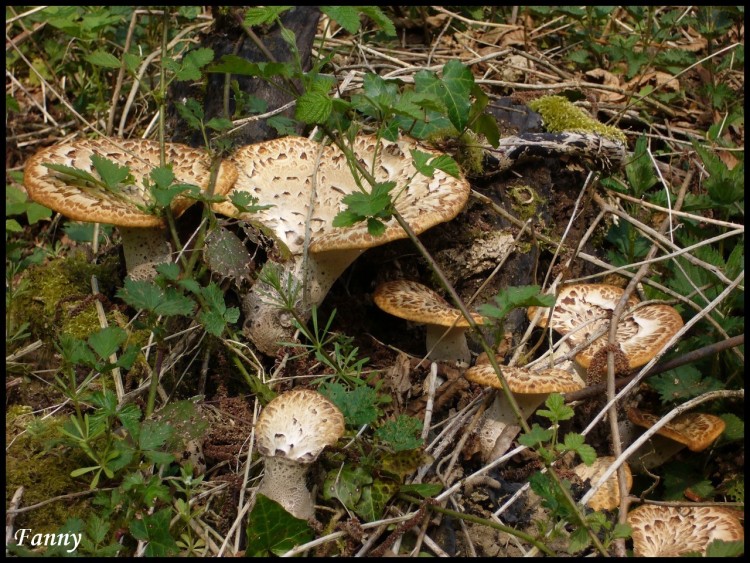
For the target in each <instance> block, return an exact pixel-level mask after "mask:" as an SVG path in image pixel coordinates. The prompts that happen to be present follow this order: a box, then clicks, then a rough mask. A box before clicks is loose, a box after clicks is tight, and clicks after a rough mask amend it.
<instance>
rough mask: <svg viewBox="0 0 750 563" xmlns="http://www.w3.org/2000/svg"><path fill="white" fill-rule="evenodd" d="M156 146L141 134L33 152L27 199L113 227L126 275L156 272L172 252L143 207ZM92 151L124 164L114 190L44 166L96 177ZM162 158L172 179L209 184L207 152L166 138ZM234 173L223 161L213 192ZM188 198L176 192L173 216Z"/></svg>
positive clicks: (158, 222)
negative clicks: (124, 173) (126, 172)
mask: <svg viewBox="0 0 750 563" xmlns="http://www.w3.org/2000/svg"><path fill="white" fill-rule="evenodd" d="M159 151H160V149H159V143H158V142H156V141H148V140H144V139H128V140H123V139H117V140H113V139H107V138H99V139H77V140H74V141H69V142H67V143H62V144H58V145H54V146H52V147H48V148H45V149H42V150H40V151H39V152H37V153H36V154H35V155H34V156H32V157H31V158H30V159H29V160H28V161H27V162H26V167H25V170H24V177H23V181H24V185H25V186H26V189H27V190H28V193H29V197H30V198H31V199H33V200H34V201H36V202H37V203H40V204H42V205H44V206H46V207H49V208H50V209H53V210H54V211H57V212H58V213H60V214H62V215H64V216H65V217H68V218H69V219H73V220H75V221H84V222H90V223H104V224H108V225H114V226H116V227H118V228H119V230H120V236H121V237H122V247H123V253H124V255H125V267H126V269H127V272H128V276H129V277H130V278H132V279H146V278H151V277H153V276H154V275H155V273H156V270H155V266H156V264H160V263H162V262H168V261H169V256H170V253H171V250H170V246H169V243H168V242H167V240H166V238H165V230H164V226H165V222H164V219H163V218H162V217H159V216H157V215H154V214H153V213H149V212H148V211H147V210H146V208H147V207H148V206H150V205H152V204H153V203H154V201H153V200H152V199H151V197H150V194H149V192H148V190H147V189H146V187H145V185H144V180H146V179H149V181H150V178H149V175H150V174H151V171H152V170H153V169H154V168H156V167H158V166H160V163H161V159H160V152H159ZM94 156H98V157H102V158H106V159H108V160H111V161H113V162H115V163H116V164H118V165H120V166H127V167H128V168H129V169H130V174H131V176H132V179H133V180H134V181H126V182H123V183H122V184H121V185H119V186H116V187H115V189H116V190H117V193H115V191H114V190H106V189H104V188H103V187H101V186H99V185H95V184H93V183H90V182H86V181H84V180H78V179H74V178H72V177H71V176H69V175H67V174H62V173H60V172H56V171H54V170H52V169H51V168H48V167H47V166H46V165H47V164H57V165H64V166H68V167H72V168H77V169H80V170H83V171H85V172H87V173H89V174H91V175H92V176H94V177H95V178H97V176H98V173H97V171H96V168H95V166H94V164H93V162H92V158H93V157H94ZM165 158H166V162H167V164H170V163H171V164H173V168H172V172H173V173H174V176H175V183H180V184H193V185H197V186H199V187H200V188H201V189H202V190H206V189H207V188H208V184H209V179H210V175H211V158H210V156H209V155H208V153H206V151H203V150H200V149H194V148H192V147H188V146H187V145H181V144H177V143H166V145H165ZM236 178H237V171H236V170H235V168H234V165H233V164H231V163H227V162H223V163H222V164H221V166H220V168H219V173H218V176H217V179H216V185H215V190H214V193H216V194H219V195H223V194H224V193H226V192H227V191H229V188H230V187H231V186H232V183H234V181H235V179H236ZM193 203H194V200H192V199H189V198H187V197H183V196H177V197H175V198H174V199H173V200H172V204H171V207H172V211H173V213H174V215H175V217H179V216H180V215H181V214H182V213H183V212H184V211H185V210H186V209H187V208H188V207H190V206H191V205H192V204H193Z"/></svg>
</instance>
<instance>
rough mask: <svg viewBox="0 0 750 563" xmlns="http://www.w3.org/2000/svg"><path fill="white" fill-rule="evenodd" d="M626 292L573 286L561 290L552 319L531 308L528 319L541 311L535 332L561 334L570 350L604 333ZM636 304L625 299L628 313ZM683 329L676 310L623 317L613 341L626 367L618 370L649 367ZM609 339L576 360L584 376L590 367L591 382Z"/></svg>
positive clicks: (657, 307) (648, 309) (656, 308)
mask: <svg viewBox="0 0 750 563" xmlns="http://www.w3.org/2000/svg"><path fill="white" fill-rule="evenodd" d="M624 293H625V291H624V290H623V289H622V288H620V287H617V286H614V285H607V284H577V285H569V286H566V287H564V288H563V289H561V290H560V293H559V295H558V296H557V301H556V302H555V306H554V308H553V310H552V315H551V316H550V310H549V308H548V307H529V309H528V317H529V319H531V318H533V317H534V316H535V315H536V313H537V312H538V311H541V318H540V320H539V326H541V327H542V328H546V327H547V326H548V325H549V327H550V328H552V329H553V330H555V331H556V332H558V333H559V334H563V335H568V338H569V342H570V344H572V345H573V346H578V345H581V344H583V343H585V342H588V341H589V340H590V337H591V335H592V334H593V333H595V332H597V331H599V330H600V329H602V328H606V327H607V326H608V324H609V319H610V317H611V315H612V311H614V309H615V307H616V306H617V303H618V301H619V300H620V298H621V297H622V295H623V294H624ZM638 303H639V300H638V299H637V298H636V297H635V296H630V297H629V298H628V307H629V308H632V307H635V305H637V304H638ZM682 326H683V321H682V317H681V316H680V314H679V313H678V312H677V310H676V309H675V308H674V307H670V306H669V305H662V304H653V305H644V306H643V307H640V308H638V309H635V310H634V311H631V312H629V313H626V314H625V315H623V316H622V318H621V319H620V322H619V323H618V324H617V337H616V338H617V340H616V343H617V344H619V347H620V349H621V350H622V352H623V354H624V356H625V358H626V359H627V362H626V363H625V365H623V366H622V368H621V369H627V370H633V369H635V368H638V367H640V366H642V365H644V364H647V363H648V362H649V361H650V360H651V358H653V357H654V356H656V355H657V354H658V353H659V352H660V351H661V350H662V348H664V345H665V344H666V343H667V341H668V340H669V339H670V338H672V336H674V335H675V334H676V333H677V332H678V331H679V330H680V329H681V328H682ZM607 342H608V335H607V334H604V335H602V336H600V337H599V338H597V339H596V340H594V341H593V342H591V344H589V345H588V346H587V347H586V348H584V349H583V350H582V351H581V352H579V353H578V354H577V355H576V357H575V365H576V369H577V370H578V371H579V373H581V375H582V376H583V375H584V374H585V372H586V370H588V369H589V368H590V367H591V364H592V362H593V363H594V365H595V367H594V371H596V372H597V373H595V374H594V376H599V375H600V373H598V372H599V371H600V370H601V361H600V360H601V357H602V356H601V354H599V355H597V353H598V352H599V351H600V350H602V349H604V348H605V347H606V346H607Z"/></svg>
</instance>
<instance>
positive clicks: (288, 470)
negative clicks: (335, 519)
mask: <svg viewBox="0 0 750 563" xmlns="http://www.w3.org/2000/svg"><path fill="white" fill-rule="evenodd" d="M309 469H310V464H308V463H299V462H295V461H289V460H287V459H284V458H283V457H266V458H265V465H264V469H263V471H264V473H263V478H262V479H261V481H260V485H258V493H259V494H263V495H265V496H267V497H268V498H270V499H271V500H275V501H276V502H278V503H279V504H280V505H281V506H283V507H284V510H286V511H287V512H289V513H290V514H291V515H292V516H294V517H295V518H301V519H302V520H309V519H310V518H312V517H313V516H314V515H315V504H314V500H313V496H312V493H311V492H310V490H309V489H308V488H307V485H306V484H305V483H306V480H307V472H308V471H309ZM279 491H284V493H283V495H281V494H279Z"/></svg>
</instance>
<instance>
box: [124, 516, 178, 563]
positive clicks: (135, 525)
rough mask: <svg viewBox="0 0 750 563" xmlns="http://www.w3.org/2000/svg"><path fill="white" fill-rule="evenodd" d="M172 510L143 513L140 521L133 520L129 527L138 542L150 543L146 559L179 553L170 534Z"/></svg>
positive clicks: (146, 551) (147, 547)
mask: <svg viewBox="0 0 750 563" xmlns="http://www.w3.org/2000/svg"><path fill="white" fill-rule="evenodd" d="M171 519H172V509H171V508H163V509H162V510H159V511H157V512H155V513H153V514H148V513H143V514H142V515H141V518H140V519H137V518H133V519H132V520H131V521H130V525H129V526H128V528H129V530H130V533H131V534H132V535H133V537H134V538H135V539H137V540H141V541H144V542H148V545H147V546H146V550H145V552H144V554H145V556H146V557H165V556H169V555H175V554H176V553H177V552H178V548H177V544H176V543H175V541H174V539H173V538H172V536H171V534H170V533H169V521H170V520H171Z"/></svg>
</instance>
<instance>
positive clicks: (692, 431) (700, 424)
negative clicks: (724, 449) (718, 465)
mask: <svg viewBox="0 0 750 563" xmlns="http://www.w3.org/2000/svg"><path fill="white" fill-rule="evenodd" d="M627 414H628V419H629V420H630V422H632V423H633V424H637V425H638V426H643V427H644V428H651V427H652V426H653V425H654V424H656V423H657V422H658V421H659V417H658V416H656V415H653V414H650V413H646V412H643V411H641V410H638V409H636V408H630V409H628V413H627ZM724 428H726V424H725V423H724V421H723V420H722V419H721V418H719V417H718V416H714V415H712V414H705V413H693V412H687V413H684V414H681V415H678V416H676V417H674V418H673V419H672V420H670V421H669V422H668V423H667V424H665V425H664V426H662V427H661V428H660V429H659V430H657V432H656V433H657V434H660V435H662V436H665V437H667V438H669V439H670V440H674V441H675V442H679V443H680V444H684V445H686V446H687V447H688V448H689V449H690V450H691V451H694V452H701V451H703V450H705V449H706V448H707V447H708V446H710V445H711V444H713V443H714V440H716V438H718V437H719V436H720V435H721V433H722V432H724Z"/></svg>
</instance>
